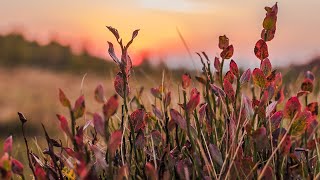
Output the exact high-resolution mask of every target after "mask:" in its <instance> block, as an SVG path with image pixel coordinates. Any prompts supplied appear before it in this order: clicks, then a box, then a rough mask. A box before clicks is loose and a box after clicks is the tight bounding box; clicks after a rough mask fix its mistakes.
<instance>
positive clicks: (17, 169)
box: [11, 158, 23, 176]
mask: <svg viewBox="0 0 320 180" xmlns="http://www.w3.org/2000/svg"><path fill="white" fill-rule="evenodd" d="M11 170H12V172H13V173H15V174H18V175H20V176H23V164H22V163H21V162H20V161H18V160H16V159H14V158H12V160H11Z"/></svg>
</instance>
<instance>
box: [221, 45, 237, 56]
mask: <svg viewBox="0 0 320 180" xmlns="http://www.w3.org/2000/svg"><path fill="white" fill-rule="evenodd" d="M233 51H234V49H233V45H230V46H228V47H226V48H225V49H224V50H223V51H222V52H221V53H220V57H221V58H222V59H230V58H231V57H232V56H233Z"/></svg>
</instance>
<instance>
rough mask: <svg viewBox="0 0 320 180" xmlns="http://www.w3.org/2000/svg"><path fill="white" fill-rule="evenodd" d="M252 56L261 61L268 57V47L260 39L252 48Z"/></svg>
mask: <svg viewBox="0 0 320 180" xmlns="http://www.w3.org/2000/svg"><path fill="white" fill-rule="evenodd" d="M254 54H255V55H256V56H257V58H259V59H260V60H261V61H262V60H264V59H265V58H267V57H269V53H268V45H267V43H266V42H265V41H264V40H262V39H260V40H259V41H258V42H257V43H256V45H255V47H254Z"/></svg>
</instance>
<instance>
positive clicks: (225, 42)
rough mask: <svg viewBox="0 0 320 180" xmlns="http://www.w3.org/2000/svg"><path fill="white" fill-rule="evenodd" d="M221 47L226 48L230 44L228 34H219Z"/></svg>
mask: <svg viewBox="0 0 320 180" xmlns="http://www.w3.org/2000/svg"><path fill="white" fill-rule="evenodd" d="M218 46H219V48H220V49H225V48H227V47H228V46H229V38H227V36H226V35H223V36H219V45H218Z"/></svg>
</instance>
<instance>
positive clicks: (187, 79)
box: [182, 73, 191, 89]
mask: <svg viewBox="0 0 320 180" xmlns="http://www.w3.org/2000/svg"><path fill="white" fill-rule="evenodd" d="M190 84H191V76H190V74H188V73H184V74H183V75H182V88H183V89H187V88H188V87H189V86H190Z"/></svg>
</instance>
